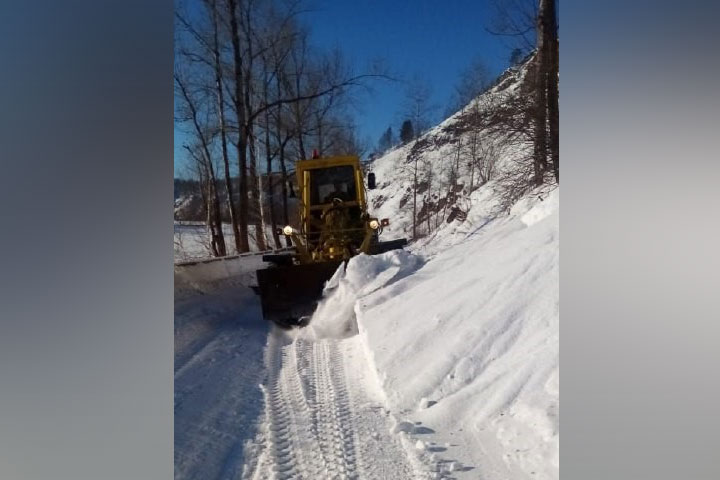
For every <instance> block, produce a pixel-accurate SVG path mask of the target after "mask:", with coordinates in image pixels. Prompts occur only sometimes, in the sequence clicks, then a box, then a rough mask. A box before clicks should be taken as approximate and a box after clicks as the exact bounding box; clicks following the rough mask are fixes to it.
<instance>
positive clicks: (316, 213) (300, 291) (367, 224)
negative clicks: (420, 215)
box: [257, 155, 407, 328]
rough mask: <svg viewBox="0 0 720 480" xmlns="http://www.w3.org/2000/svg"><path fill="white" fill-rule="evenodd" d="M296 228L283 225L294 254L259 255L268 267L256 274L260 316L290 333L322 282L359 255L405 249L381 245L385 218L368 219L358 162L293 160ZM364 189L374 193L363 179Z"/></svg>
mask: <svg viewBox="0 0 720 480" xmlns="http://www.w3.org/2000/svg"><path fill="white" fill-rule="evenodd" d="M295 171H296V175H297V190H298V194H297V200H298V209H299V212H298V213H299V215H298V218H299V221H298V225H286V226H285V227H283V228H282V232H281V233H282V234H283V235H285V236H287V237H290V239H291V240H292V243H293V246H294V250H293V251H291V252H288V253H282V254H271V255H263V260H264V261H265V262H268V263H270V264H271V265H272V266H270V267H269V268H266V269H263V270H258V271H257V280H258V291H259V293H260V299H261V303H262V311H263V317H264V318H265V319H266V320H270V321H273V322H275V323H276V324H277V325H279V326H281V327H284V328H290V327H293V326H305V325H307V323H308V321H309V319H310V317H311V315H312V313H313V311H314V310H315V307H316V306H317V302H318V300H319V299H320V297H321V295H322V291H323V288H324V286H325V283H326V282H327V280H329V279H330V278H331V277H332V276H333V274H334V273H335V272H336V271H337V270H338V268H339V267H340V265H342V264H343V263H345V265H346V264H347V261H348V260H349V259H350V258H352V257H353V256H355V255H357V254H359V253H365V254H368V255H374V254H378V253H382V252H386V251H389V250H394V249H397V248H402V247H403V246H405V245H406V244H407V240H406V239H398V240H392V241H385V242H381V241H380V240H379V234H380V233H381V232H382V229H383V227H385V226H387V225H389V220H388V219H378V218H374V217H372V216H370V215H369V214H368V209H367V200H366V195H365V193H366V192H365V182H364V178H363V172H362V168H361V166H360V160H359V158H358V157H356V156H335V157H325V158H318V157H317V155H313V158H312V159H310V160H299V161H298V162H296V164H295ZM367 188H368V189H370V190H372V189H374V188H375V174H374V173H370V174H368V178H367Z"/></svg>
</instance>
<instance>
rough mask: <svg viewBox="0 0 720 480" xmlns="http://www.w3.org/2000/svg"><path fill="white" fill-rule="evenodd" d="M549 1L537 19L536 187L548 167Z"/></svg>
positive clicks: (534, 151)
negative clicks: (546, 22)
mask: <svg viewBox="0 0 720 480" xmlns="http://www.w3.org/2000/svg"><path fill="white" fill-rule="evenodd" d="M547 2H548V0H540V11H539V14H538V18H537V42H538V45H537V53H536V56H535V105H534V114H535V135H534V137H535V138H534V145H533V156H534V161H533V173H534V183H535V185H536V186H539V185H542V183H543V176H544V173H545V167H546V165H547V81H546V79H547V78H546V77H547V76H546V72H547V67H546V63H547V52H546V50H547V49H546V44H547V42H546V38H545V35H546V32H545V22H544V21H543V15H544V11H545V9H546V8H547Z"/></svg>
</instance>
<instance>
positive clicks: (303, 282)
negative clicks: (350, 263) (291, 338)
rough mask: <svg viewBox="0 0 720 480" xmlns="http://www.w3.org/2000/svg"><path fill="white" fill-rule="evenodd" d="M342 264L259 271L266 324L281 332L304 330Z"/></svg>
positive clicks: (328, 263) (320, 264)
mask: <svg viewBox="0 0 720 480" xmlns="http://www.w3.org/2000/svg"><path fill="white" fill-rule="evenodd" d="M341 263H342V262H322V263H310V264H305V265H281V266H275V267H271V268H266V269H264V270H258V271H257V280H258V290H259V293H260V302H261V304H262V312H263V317H264V318H265V320H269V321H272V322H274V323H275V324H277V325H278V326H280V327H281V328H285V329H287V328H291V327H304V326H305V325H307V323H308V322H309V320H310V317H311V316H312V314H313V312H314V311H315V307H317V303H318V301H319V300H320V298H321V297H322V292H323V288H324V287H325V283H326V282H327V281H328V280H330V278H331V277H332V276H333V274H334V273H335V272H336V271H337V269H338V267H339V266H340V264H341Z"/></svg>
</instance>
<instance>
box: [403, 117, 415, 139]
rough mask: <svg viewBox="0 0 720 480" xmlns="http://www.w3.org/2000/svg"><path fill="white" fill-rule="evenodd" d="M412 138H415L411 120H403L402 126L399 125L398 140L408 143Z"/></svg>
mask: <svg viewBox="0 0 720 480" xmlns="http://www.w3.org/2000/svg"><path fill="white" fill-rule="evenodd" d="M413 138H415V131H414V130H413V125H412V122H411V121H410V120H405V121H404V122H403V124H402V127H400V141H401V142H402V143H408V142H409V141H411V140H412V139H413Z"/></svg>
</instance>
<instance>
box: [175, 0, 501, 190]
mask: <svg viewBox="0 0 720 480" xmlns="http://www.w3.org/2000/svg"><path fill="white" fill-rule="evenodd" d="M306 5H307V6H308V7H309V9H310V10H311V11H309V12H308V13H304V14H303V16H302V17H301V18H302V19H303V21H304V22H305V23H306V24H308V25H309V26H310V29H311V35H312V36H311V39H312V43H313V45H315V46H318V47H321V48H322V47H335V46H339V47H340V49H341V50H342V51H343V53H344V55H345V57H346V59H347V60H349V61H350V62H351V63H352V64H353V66H354V68H355V70H356V71H358V72H360V71H363V70H364V69H365V68H366V66H367V65H368V64H369V62H371V61H372V60H374V59H378V58H382V59H384V61H385V63H386V65H387V67H388V68H389V69H390V70H391V72H392V73H393V74H395V75H397V76H398V77H404V78H409V77H412V76H413V75H420V76H422V77H423V78H424V79H426V80H427V81H428V83H430V85H431V86H432V89H433V101H434V103H436V104H437V105H438V106H439V109H438V112H437V117H438V118H436V120H441V116H442V114H443V112H444V111H445V107H446V106H447V104H448V101H449V99H450V95H451V93H452V91H453V87H454V86H455V84H456V82H457V79H458V76H459V74H460V72H461V71H462V69H463V68H464V67H466V66H467V65H468V64H469V63H470V62H471V61H472V60H473V59H474V58H477V57H480V58H482V60H483V61H484V62H485V63H486V65H487V66H488V68H489V69H490V71H491V73H492V75H493V76H495V75H497V74H499V73H501V72H502V71H503V70H504V69H505V68H506V67H507V66H508V59H509V57H510V49H509V48H508V46H507V44H506V43H504V42H503V40H502V39H501V38H500V37H496V36H493V35H490V34H488V33H487V32H486V31H485V27H486V26H488V25H489V24H490V21H491V16H492V9H491V7H490V5H489V4H488V2H487V0H445V1H438V0H394V1H384V0H308V1H307V3H306ZM373 89H374V91H373V92H372V94H371V95H367V94H362V95H361V96H360V98H359V101H358V102H357V105H358V107H357V109H356V110H355V111H354V112H353V116H354V118H355V121H356V124H357V126H358V130H359V131H358V134H359V137H360V138H361V139H365V138H366V137H369V139H370V140H371V141H372V142H373V144H376V142H377V140H378V139H379V137H380V135H381V134H382V132H383V131H384V130H385V129H386V128H387V127H388V126H392V127H393V131H394V132H395V133H396V134H397V132H398V131H399V126H400V125H399V121H400V119H399V116H398V113H399V110H400V108H401V104H402V100H403V90H404V85H403V84H402V83H399V82H398V83H392V82H385V81H378V82H376V83H375V85H374V87H373ZM182 142H183V135H182V134H181V133H178V132H177V131H176V134H175V174H176V176H178V175H180V174H181V170H182V169H181V168H180V169H179V167H181V166H182V165H183V164H184V162H185V156H186V154H185V152H184V151H183V149H182Z"/></svg>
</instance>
